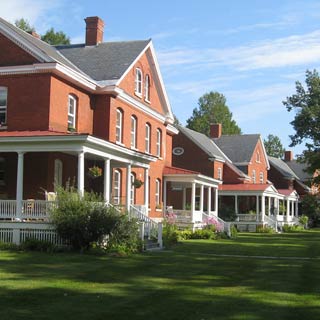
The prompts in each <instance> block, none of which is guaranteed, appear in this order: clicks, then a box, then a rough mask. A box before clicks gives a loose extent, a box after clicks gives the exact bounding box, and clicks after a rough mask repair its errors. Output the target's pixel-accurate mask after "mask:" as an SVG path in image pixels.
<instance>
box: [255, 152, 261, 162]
mask: <svg viewBox="0 0 320 320" xmlns="http://www.w3.org/2000/svg"><path fill="white" fill-rule="evenodd" d="M256 161H257V162H260V152H259V151H258V152H257V158H256Z"/></svg>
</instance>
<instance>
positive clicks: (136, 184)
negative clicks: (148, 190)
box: [132, 179, 143, 189]
mask: <svg viewBox="0 0 320 320" xmlns="http://www.w3.org/2000/svg"><path fill="white" fill-rule="evenodd" d="M132 185H133V186H134V187H135V188H136V189H139V188H140V187H141V186H142V185H143V181H141V180H140V179H134V181H133V182H132Z"/></svg>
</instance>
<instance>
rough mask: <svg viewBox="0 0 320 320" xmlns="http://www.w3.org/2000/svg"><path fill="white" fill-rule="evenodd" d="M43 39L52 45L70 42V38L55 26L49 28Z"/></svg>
mask: <svg viewBox="0 0 320 320" xmlns="http://www.w3.org/2000/svg"><path fill="white" fill-rule="evenodd" d="M41 40H42V41H45V42H47V43H49V44H51V45H64V44H70V38H69V37H68V36H67V35H66V34H65V33H64V32H62V31H57V32H56V31H54V29H53V28H51V29H49V30H48V31H47V32H46V33H45V34H44V35H43V36H41Z"/></svg>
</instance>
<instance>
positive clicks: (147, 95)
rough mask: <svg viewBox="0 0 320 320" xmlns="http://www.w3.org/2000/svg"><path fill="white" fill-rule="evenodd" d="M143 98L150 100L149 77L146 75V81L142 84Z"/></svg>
mask: <svg viewBox="0 0 320 320" xmlns="http://www.w3.org/2000/svg"><path fill="white" fill-rule="evenodd" d="M144 99H145V100H146V101H150V77H149V75H148V74H147V75H146V83H145V85H144Z"/></svg>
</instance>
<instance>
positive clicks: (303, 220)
mask: <svg viewBox="0 0 320 320" xmlns="http://www.w3.org/2000/svg"><path fill="white" fill-rule="evenodd" d="M308 222H309V218H308V217H307V216H306V215H302V216H301V217H300V218H299V223H300V224H301V225H303V227H304V228H305V229H306V228H307V227H308Z"/></svg>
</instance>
